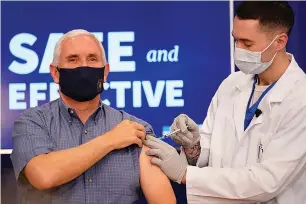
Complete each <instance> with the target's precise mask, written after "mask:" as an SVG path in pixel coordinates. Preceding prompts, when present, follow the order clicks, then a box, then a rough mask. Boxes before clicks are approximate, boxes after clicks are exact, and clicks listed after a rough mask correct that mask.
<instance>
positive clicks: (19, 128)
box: [11, 109, 55, 179]
mask: <svg viewBox="0 0 306 204" xmlns="http://www.w3.org/2000/svg"><path fill="white" fill-rule="evenodd" d="M12 139H13V152H12V154H11V160H12V164H13V167H14V171H15V176H16V179H18V177H19V175H20V173H21V172H22V170H23V169H24V167H25V166H26V165H27V163H28V162H29V161H30V160H31V159H32V158H34V157H36V156H37V155H40V154H45V153H49V152H52V151H54V149H55V143H54V142H53V141H52V139H51V138H50V136H49V134H48V130H47V128H46V126H45V125H44V120H43V116H42V114H40V113H39V111H38V110H37V109H28V110H26V111H25V112H24V113H23V114H22V115H21V116H20V117H19V118H17V119H16V120H15V122H14V127H13V133H12Z"/></svg>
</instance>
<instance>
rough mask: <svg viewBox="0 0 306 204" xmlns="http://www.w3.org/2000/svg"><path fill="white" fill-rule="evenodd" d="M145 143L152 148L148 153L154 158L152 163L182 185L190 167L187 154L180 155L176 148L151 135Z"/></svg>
mask: <svg viewBox="0 0 306 204" xmlns="http://www.w3.org/2000/svg"><path fill="white" fill-rule="evenodd" d="M143 143H144V145H146V146H147V147H149V148H151V149H150V150H148V151H146V154H147V155H148V156H154V157H153V158H152V160H151V163H152V164H155V165H157V166H159V167H160V168H161V170H162V171H163V172H164V173H165V174H166V175H167V176H168V178H169V179H171V180H172V181H175V182H177V183H179V184H180V183H181V181H182V179H183V177H184V175H185V172H186V169H187V166H188V162H187V159H186V156H185V154H184V153H181V154H178V152H177V151H176V149H175V148H174V147H172V146H171V145H169V144H167V143H165V142H164V141H162V140H160V139H158V138H156V137H153V136H150V135H147V136H146V139H145V140H144V142H143Z"/></svg>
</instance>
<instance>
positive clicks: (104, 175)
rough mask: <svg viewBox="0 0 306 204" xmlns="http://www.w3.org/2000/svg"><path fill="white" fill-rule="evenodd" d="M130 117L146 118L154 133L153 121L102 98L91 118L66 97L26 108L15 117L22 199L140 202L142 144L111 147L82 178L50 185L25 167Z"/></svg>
mask: <svg viewBox="0 0 306 204" xmlns="http://www.w3.org/2000/svg"><path fill="white" fill-rule="evenodd" d="M125 119H130V120H132V121H135V122H138V123H141V124H143V125H144V126H145V128H146V131H147V134H154V133H153V130H152V127H151V126H150V125H149V124H148V123H146V122H144V121H142V120H140V119H138V118H136V117H133V116H131V115H129V114H127V113H125V112H123V111H118V110H115V109H113V108H111V107H108V106H106V105H104V104H102V102H101V106H100V107H99V108H98V109H97V110H96V111H95V113H94V114H93V115H91V117H90V118H89V119H88V121H87V122H86V123H85V124H83V123H82V122H81V121H80V119H79V118H78V117H77V115H76V113H75V111H74V110H73V109H70V108H68V107H67V106H66V105H65V104H64V103H63V101H62V100H61V99H57V100H55V101H52V102H50V103H47V104H45V105H43V106H40V107H35V108H30V109H28V110H26V111H25V112H24V113H23V114H22V115H21V116H20V117H19V118H18V119H17V120H16V121H15V123H14V130H13V144H14V149H13V152H12V155H11V160H12V163H13V166H14V171H15V175H16V178H17V182H18V190H19V203H29V204H36V203H37V204H38V203H39V204H48V203H52V204H53V203H54V204H63V203H65V204H86V203H88V204H96V203H101V204H102V203H103V204H110V203H113V204H121V203H122V204H130V203H135V202H137V200H138V199H139V192H140V183H139V160H138V159H139V155H140V150H141V149H140V148H139V147H138V146H136V145H131V146H129V147H127V148H124V149H121V150H114V151H112V152H110V153H109V154H108V155H106V156H105V157H104V158H103V159H101V160H100V161H99V162H97V163H96V164H95V165H94V166H92V167H91V168H89V169H88V170H87V171H85V172H84V173H83V174H82V175H81V176H79V177H78V178H76V179H74V180H72V181H70V182H69V183H66V184H64V185H62V186H59V187H56V188H53V189H49V190H44V191H39V190H36V189H35V188H34V187H33V186H32V185H31V184H30V183H29V182H28V180H27V179H26V177H25V176H24V174H23V171H22V170H23V169H24V167H25V165H26V164H27V163H28V162H29V161H30V160H31V159H32V158H33V157H35V156H37V155H39V154H44V153H48V152H52V151H58V150H62V149H68V148H72V147H76V146H79V145H81V144H84V143H86V142H88V141H90V140H92V139H94V138H95V137H97V136H99V135H101V134H104V133H106V132H108V131H110V130H111V129H112V128H114V126H116V125H117V124H119V123H120V122H121V121H122V120H125Z"/></svg>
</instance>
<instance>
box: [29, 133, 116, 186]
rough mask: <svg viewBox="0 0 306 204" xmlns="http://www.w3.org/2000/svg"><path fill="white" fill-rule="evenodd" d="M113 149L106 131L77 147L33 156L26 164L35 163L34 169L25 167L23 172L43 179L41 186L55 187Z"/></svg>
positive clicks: (81, 171)
mask: <svg viewBox="0 0 306 204" xmlns="http://www.w3.org/2000/svg"><path fill="white" fill-rule="evenodd" d="M113 149H114V148H113V147H112V143H111V141H110V139H109V136H108V133H106V134H105V135H102V136H98V137H96V138H95V139H93V140H91V141H89V142H87V143H85V144H82V145H80V146H78V147H74V148H70V149H65V150H60V151H56V152H51V153H48V154H44V155H39V156H37V157H35V158H33V159H32V160H31V161H30V162H29V163H28V165H31V163H35V168H34V169H35V171H28V172H27V168H26V169H25V174H26V175H27V177H30V178H32V180H33V179H35V178H36V179H37V180H38V179H43V181H44V182H43V188H52V187H56V186H59V185H62V184H64V183H67V182H69V181H71V180H73V179H75V178H76V177H78V176H80V175H81V174H82V173H83V172H85V171H86V170H87V169H89V168H90V167H91V166H93V165H94V164H95V163H96V162H98V161H99V160H100V159H102V158H103V157H104V156H105V155H106V154H108V153H109V152H110V151H112V150H113ZM28 165H27V166H28ZM31 169H33V168H31ZM37 175H39V176H37ZM33 182H38V183H39V182H41V181H33Z"/></svg>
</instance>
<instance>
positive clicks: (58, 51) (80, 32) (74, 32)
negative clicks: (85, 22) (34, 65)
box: [52, 29, 107, 64]
mask: <svg viewBox="0 0 306 204" xmlns="http://www.w3.org/2000/svg"><path fill="white" fill-rule="evenodd" d="M78 35H88V36H91V37H93V39H95V40H96V41H97V43H98V44H99V46H100V48H101V52H102V63H103V64H106V63H107V62H106V57H105V50H104V48H103V46H102V44H101V42H100V41H99V40H98V38H96V36H95V35H93V34H92V33H90V32H88V31H87V30H83V29H76V30H71V31H69V32H67V33H65V34H64V35H63V36H62V37H61V38H60V39H59V41H58V42H57V43H56V45H55V48H54V53H53V62H52V63H53V64H58V63H59V56H60V54H61V47H62V43H63V41H64V40H67V39H69V38H73V37H75V36H78Z"/></svg>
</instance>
